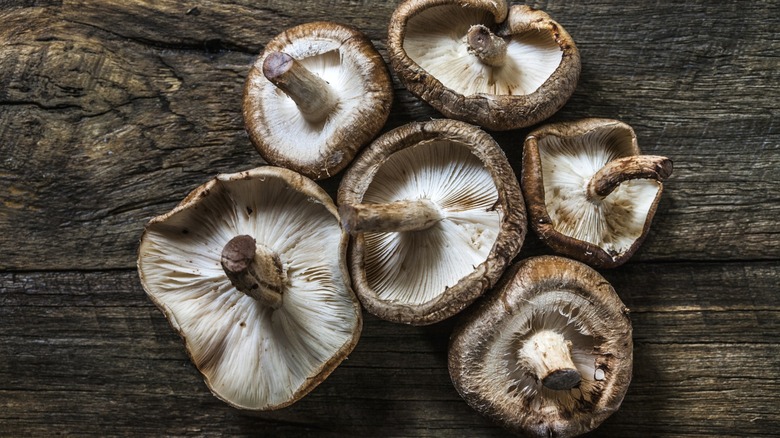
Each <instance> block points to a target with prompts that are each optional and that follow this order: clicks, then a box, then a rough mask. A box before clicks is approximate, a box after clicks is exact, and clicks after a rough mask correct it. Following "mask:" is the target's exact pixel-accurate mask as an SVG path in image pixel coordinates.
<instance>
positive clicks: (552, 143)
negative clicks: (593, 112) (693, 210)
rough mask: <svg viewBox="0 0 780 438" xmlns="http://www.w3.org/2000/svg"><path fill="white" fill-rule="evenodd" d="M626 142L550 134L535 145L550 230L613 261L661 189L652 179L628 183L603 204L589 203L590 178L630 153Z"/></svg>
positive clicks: (603, 135)
mask: <svg viewBox="0 0 780 438" xmlns="http://www.w3.org/2000/svg"><path fill="white" fill-rule="evenodd" d="M625 141H630V140H627V139H625V138H622V137H620V136H617V135H616V134H615V133H614V132H613V131H611V130H595V131H591V132H589V133H587V134H585V135H582V136H578V137H566V138H562V137H556V136H550V135H548V136H545V137H544V138H542V139H540V140H539V142H538V147H539V156H540V159H541V164H542V178H543V181H544V197H545V205H546V207H547V212H548V214H549V215H550V219H551V220H552V224H553V227H554V228H555V229H556V230H557V231H558V232H560V233H561V234H564V235H566V236H569V237H572V238H575V239H578V240H582V241H585V242H588V243H591V244H594V245H597V246H599V247H601V248H602V249H604V250H605V251H607V252H608V253H610V254H613V255H615V256H616V255H618V254H622V253H623V252H625V251H627V250H628V249H629V248H631V246H632V245H633V244H634V242H635V241H636V240H637V239H638V238H639V237H640V236H641V235H642V232H643V230H644V227H645V222H646V221H647V215H648V213H649V211H650V208H651V207H652V205H653V202H654V201H655V198H656V196H657V194H658V190H659V189H660V184H659V183H658V182H657V181H655V180H649V179H637V180H629V181H625V182H623V183H621V184H620V185H619V186H618V188H617V189H615V191H613V192H612V193H611V194H610V195H609V196H607V197H606V198H604V199H592V200H589V199H588V197H587V193H586V187H587V184H588V181H590V178H591V177H593V175H594V174H595V173H596V172H598V170H599V169H601V167H603V166H604V165H605V164H606V163H608V162H609V161H611V160H613V159H615V158H620V157H624V156H627V155H629V154H630V151H629V149H628V148H627V147H626V146H624V145H625V144H626V143H625Z"/></svg>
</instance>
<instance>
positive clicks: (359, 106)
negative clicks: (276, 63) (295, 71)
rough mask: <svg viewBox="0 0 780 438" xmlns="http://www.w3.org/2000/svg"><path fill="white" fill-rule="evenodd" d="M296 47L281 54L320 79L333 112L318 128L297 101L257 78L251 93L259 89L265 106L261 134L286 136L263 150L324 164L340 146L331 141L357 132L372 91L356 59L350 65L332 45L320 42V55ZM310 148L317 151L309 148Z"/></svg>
mask: <svg viewBox="0 0 780 438" xmlns="http://www.w3.org/2000/svg"><path fill="white" fill-rule="evenodd" d="M304 43H305V42H304V41H294V42H291V43H290V46H289V47H288V48H286V49H285V50H287V51H289V52H290V53H288V54H289V55H290V56H292V57H294V58H296V59H297V60H298V62H300V63H301V64H302V65H303V66H304V67H305V68H306V69H307V70H309V71H310V72H312V73H314V74H315V75H317V76H319V77H321V78H322V79H324V80H325V81H326V82H327V83H328V84H329V86H330V87H331V88H332V89H333V94H334V95H336V96H338V98H337V103H336V107H335V109H334V110H333V111H332V112H331V114H330V115H329V116H328V117H327V118H325V119H323V120H322V121H318V122H316V123H312V122H310V121H308V120H307V119H306V118H305V117H304V115H303V114H302V113H301V111H300V110H299V109H298V106H297V105H296V103H295V101H293V99H291V98H290V97H289V96H287V95H286V94H285V93H284V91H282V90H281V89H279V88H277V87H276V86H274V85H273V84H272V83H271V82H268V81H266V80H265V79H264V78H261V77H260V76H258V77H257V78H256V79H255V87H257V88H258V89H259V94H260V95H259V99H260V100H261V101H263V102H265V103H264V107H265V108H266V109H265V111H264V113H263V114H264V123H263V129H264V130H265V131H266V132H267V133H274V132H277V133H279V132H284V133H289V135H285V136H281V135H277V136H273V140H274V141H269V142H268V144H267V147H268V148H269V150H270V151H271V152H272V153H275V154H280V155H284V156H288V157H295V160H296V161H300V162H302V163H309V162H318V161H321V160H323V159H324V158H327V157H328V156H330V155H331V154H332V153H333V150H331V149H335V148H337V147H338V143H339V141H335V140H332V138H331V137H332V136H333V135H334V133H335V132H336V131H338V130H339V129H340V128H341V127H343V126H360V125H362V124H363V122H362V121H361V120H360V117H362V116H363V114H362V113H365V112H367V111H368V108H366V102H370V101H371V100H372V99H368V98H367V95H371V94H372V93H375V92H376V91H375V90H374V89H373V88H374V87H373V86H372V85H371V84H370V83H369V82H368V81H367V80H366V78H365V74H364V72H363V71H364V70H365V69H366V66H363V65H361V64H360V62H361V61H360V60H359V59H353V58H352V57H350V56H349V55H347V54H344V53H342V52H341V51H340V50H339V44H337V42H335V41H318V42H317V43H318V44H317V46H322V47H317V49H318V50H322V52H321V53H315V54H307V52H311V51H312V50H313V49H312V47H311V44H312V43H307V44H304ZM312 145H319V146H320V147H319V148H313V147H312Z"/></svg>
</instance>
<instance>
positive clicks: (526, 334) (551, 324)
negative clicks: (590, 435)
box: [479, 290, 599, 412]
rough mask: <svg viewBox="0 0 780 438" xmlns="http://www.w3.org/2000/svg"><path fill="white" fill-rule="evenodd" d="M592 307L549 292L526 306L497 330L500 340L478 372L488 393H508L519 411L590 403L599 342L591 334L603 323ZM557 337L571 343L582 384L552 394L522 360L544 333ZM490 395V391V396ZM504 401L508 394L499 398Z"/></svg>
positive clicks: (562, 293)
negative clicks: (516, 402) (533, 342)
mask: <svg viewBox="0 0 780 438" xmlns="http://www.w3.org/2000/svg"><path fill="white" fill-rule="evenodd" d="M592 308H593V305H592V304H590V303H589V302H588V301H587V300H586V299H584V298H583V297H582V296H580V295H577V294H574V293H572V292H569V291H562V290H561V291H549V292H545V293H542V294H540V295H537V296H535V297H533V298H531V299H530V300H528V301H527V302H526V303H525V304H524V309H525V310H523V311H519V312H517V313H516V314H515V315H514V316H513V317H512V318H508V319H506V320H505V322H504V323H503V324H502V326H501V327H496V329H495V330H494V331H493V332H494V333H495V334H496V335H495V336H496V337H495V338H494V339H493V340H492V341H491V343H490V350H489V352H488V353H487V356H486V358H485V360H484V363H485V367H484V368H482V369H480V370H479V380H480V381H481V382H482V386H483V387H485V388H503V389H504V391H505V394H506V396H510V397H513V398H517V399H518V404H517V406H518V409H528V408H531V409H534V410H538V411H548V410H553V411H555V410H565V411H569V412H572V411H574V410H575V409H576V408H577V406H579V405H580V404H581V403H582V402H583V401H585V402H590V401H592V400H591V395H592V394H594V393H595V392H594V390H595V389H596V386H597V385H598V384H599V383H598V382H597V380H596V379H595V372H596V357H597V356H596V355H595V354H594V347H596V341H595V339H594V337H593V336H592V334H591V332H592V330H593V327H591V326H590V324H594V323H595V322H594V321H597V320H598V318H594V317H593V316H594V315H593V310H591V309H592ZM544 333H554V334H555V335H557V336H560V337H562V338H563V339H565V340H566V341H567V344H568V343H570V354H571V362H572V363H573V364H574V366H575V368H576V370H577V371H578V372H579V373H580V376H581V381H580V382H579V385H577V386H576V387H574V388H572V389H568V390H551V389H548V388H546V387H545V386H544V385H543V384H542V382H541V381H539V380H537V379H536V378H535V377H534V375H535V370H534V369H533V367H532V365H531V364H529V362H528V361H527V360H525V359H524V358H523V357H522V354H523V350H524V349H527V345H526V344H527V343H528V342H532V341H533V340H534V339H538V337H539V335H540V334H544ZM486 393H487V392H486ZM496 397H504V395H500V396H499V395H496Z"/></svg>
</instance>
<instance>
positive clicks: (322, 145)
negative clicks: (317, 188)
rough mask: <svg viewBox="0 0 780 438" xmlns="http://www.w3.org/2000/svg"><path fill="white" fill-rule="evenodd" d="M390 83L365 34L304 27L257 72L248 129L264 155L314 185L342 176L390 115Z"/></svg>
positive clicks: (249, 95)
mask: <svg viewBox="0 0 780 438" xmlns="http://www.w3.org/2000/svg"><path fill="white" fill-rule="evenodd" d="M392 92H393V88H392V83H391V82H390V75H389V74H388V72H387V67H386V66H385V64H384V61H383V60H382V57H381V56H380V55H379V53H378V52H377V51H376V49H375V48H374V46H373V45H372V44H371V41H370V40H369V39H368V38H366V36H365V35H363V34H362V33H361V32H359V31H358V30H356V29H353V28H351V27H348V26H344V25H341V24H336V23H332V22H314V23H306V24H302V25H299V26H296V27H293V28H290V29H287V30H286V31H284V32H282V33H281V34H279V35H278V36H276V37H275V38H274V39H272V40H271V41H270V42H269V43H268V44H267V45H266V47H265V50H264V51H263V53H262V54H261V55H260V56H259V57H258V59H257V60H256V61H255V63H254V65H253V66H252V68H251V69H250V70H249V74H248V76H247V80H246V85H245V87H244V123H245V125H246V128H247V132H248V133H249V138H250V139H251V140H252V142H253V143H254V145H255V147H256V148H257V150H258V152H260V155H262V157H263V158H264V159H265V160H266V161H268V162H269V163H271V164H275V165H279V166H282V167H286V168H288V169H292V170H295V171H297V172H300V173H302V174H304V175H306V176H308V177H310V178H314V179H322V178H326V177H329V176H331V175H334V174H335V173H337V172H339V171H340V170H341V169H343V168H344V167H346V165H347V164H349V162H350V161H351V160H352V158H354V156H355V153H356V152H357V151H358V149H360V148H361V147H362V146H363V145H365V144H368V143H369V142H370V141H371V139H373V138H374V137H375V136H376V135H377V133H378V132H379V130H380V129H382V126H383V125H384V123H385V121H386V120H387V117H388V116H389V114H390V105H391V103H392V99H393V95H392Z"/></svg>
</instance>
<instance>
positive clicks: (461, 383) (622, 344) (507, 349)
mask: <svg viewBox="0 0 780 438" xmlns="http://www.w3.org/2000/svg"><path fill="white" fill-rule="evenodd" d="M541 330H552V331H554V332H556V333H560V334H562V335H563V337H564V338H565V339H566V340H567V341H569V342H571V347H570V348H571V358H572V361H573V363H574V364H575V365H576V369H577V371H578V372H579V373H580V375H581V381H580V382H579V384H578V385H577V386H575V387H573V388H571V389H567V390H552V389H548V388H546V387H545V386H544V385H543V384H542V382H540V381H538V380H536V379H535V378H534V377H533V373H531V372H530V370H529V369H527V368H526V367H525V366H524V365H523V364H522V362H519V361H517V360H516V358H517V351H518V350H519V349H521V348H523V346H524V344H525V343H526V342H527V341H528V339H529V338H530V337H531V336H533V335H534V334H535V333H537V332H539V331H541ZM632 365H633V342H632V339H631V321H630V319H629V318H628V309H626V308H625V306H624V305H623V303H622V302H621V301H620V298H619V297H618V296H617V294H616V293H615V291H614V289H613V288H612V286H610V284H609V283H608V282H607V281H606V280H605V279H604V278H603V277H602V276H601V275H599V274H598V273H597V272H596V271H595V270H593V269H592V268H590V267H588V266H587V265H585V264H583V263H580V262H576V261H573V260H570V259H566V258H563V257H557V256H540V257H533V258H529V259H525V260H523V261H521V262H519V263H517V264H515V265H513V266H512V267H510V268H509V269H507V271H506V273H505V275H504V277H503V279H502V281H501V284H500V285H499V286H497V287H496V289H495V290H493V291H492V292H490V293H489V294H488V295H486V296H485V298H484V300H483V301H482V302H480V304H479V305H478V306H476V307H475V308H472V309H470V310H469V312H468V314H467V315H465V318H464V320H463V321H461V323H460V324H459V325H458V326H457V327H456V328H455V331H454V332H453V334H452V337H451V340H450V349H449V371H450V376H451V378H452V381H453V383H454V385H455V388H456V389H457V391H458V393H460V395H461V396H462V397H463V398H464V399H465V400H466V402H468V404H469V405H471V407H473V408H474V409H475V410H477V411H478V412H480V413H481V414H483V415H486V416H488V417H490V418H492V419H493V420H494V421H496V422H498V423H500V424H501V425H502V426H504V427H506V428H507V429H509V430H511V431H513V432H514V433H518V434H521V435H524V436H537V437H549V436H555V437H568V436H575V435H579V434H582V433H585V432H587V431H589V430H592V429H594V428H595V427H597V426H598V425H599V424H601V422H602V421H604V419H606V418H607V417H608V416H609V415H611V414H612V413H613V412H615V411H616V410H617V409H618V408H619V407H620V404H621V402H622V400H623V397H624V396H625V393H626V391H627V389H628V385H629V383H630V381H631V372H632Z"/></svg>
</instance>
